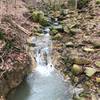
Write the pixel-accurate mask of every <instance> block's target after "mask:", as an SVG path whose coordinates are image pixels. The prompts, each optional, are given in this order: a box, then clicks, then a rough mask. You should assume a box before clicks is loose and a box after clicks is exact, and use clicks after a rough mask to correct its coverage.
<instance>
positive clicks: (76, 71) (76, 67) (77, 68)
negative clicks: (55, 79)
mask: <svg viewBox="0 0 100 100" xmlns="http://www.w3.org/2000/svg"><path fill="white" fill-rule="evenodd" d="M72 72H73V73H74V74H75V75H77V74H79V73H81V72H82V67H81V66H79V65H76V64H74V65H73V67H72Z"/></svg>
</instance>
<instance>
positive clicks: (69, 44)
mask: <svg viewBox="0 0 100 100" xmlns="http://www.w3.org/2000/svg"><path fill="white" fill-rule="evenodd" d="M65 46H66V47H74V44H73V42H68V43H66V44H65Z"/></svg>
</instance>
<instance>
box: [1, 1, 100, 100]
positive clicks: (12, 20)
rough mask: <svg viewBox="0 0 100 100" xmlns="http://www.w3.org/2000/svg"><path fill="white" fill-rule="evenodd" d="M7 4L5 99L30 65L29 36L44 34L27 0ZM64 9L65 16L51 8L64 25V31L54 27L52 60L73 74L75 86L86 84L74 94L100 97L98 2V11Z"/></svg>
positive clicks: (89, 99) (3, 71) (4, 24)
mask: <svg viewBox="0 0 100 100" xmlns="http://www.w3.org/2000/svg"><path fill="white" fill-rule="evenodd" d="M8 8H9V9H8V11H6V10H5V9H6V5H5V3H4V4H3V5H2V9H0V12H2V13H1V14H2V16H0V20H1V21H0V22H1V24H0V81H1V82H0V97H1V98H0V100H4V96H5V95H6V94H7V93H8V92H9V90H11V89H12V88H15V87H16V86H18V85H19V84H20V83H21V81H22V79H23V77H24V76H25V75H26V73H27V67H26V66H27V65H30V58H29V56H28V53H27V52H26V50H25V44H26V40H27V37H29V36H30V37H31V36H35V35H38V36H39V35H40V34H41V32H40V31H39V27H40V26H41V25H40V24H39V23H35V22H33V21H32V20H31V19H30V11H29V9H28V8H27V5H26V4H25V3H24V2H22V1H21V0H20V1H17V5H16V7H13V4H10V5H9V7H8ZM65 10H66V11H67V13H65V14H64V16H62V14H61V13H60V11H52V12H51V16H52V17H53V19H54V18H56V17H57V18H58V20H59V23H60V24H61V25H62V26H63V31H61V30H60V31H59V29H57V28H52V30H51V37H52V40H53V54H54V56H53V63H54V64H55V67H56V68H57V69H58V70H61V72H62V73H63V74H64V76H65V78H68V77H70V80H71V82H72V84H73V85H74V86H76V87H83V88H84V92H82V93H81V94H80V97H74V99H75V100H81V99H82V98H84V100H99V99H98V97H100V88H99V87H100V6H99V5H97V6H96V9H95V14H92V13H91V12H89V11H79V12H76V11H70V10H69V9H65ZM5 11H6V12H5ZM9 12H10V15H9ZM5 15H6V16H5ZM8 15H9V16H10V17H8ZM33 15H34V14H33ZM31 16H32V15H31ZM28 43H29V44H31V41H28ZM30 46H32V45H30ZM27 61H28V62H27ZM16 65H18V66H19V67H18V66H16ZM21 66H22V67H21ZM21 72H23V73H22V74H21ZM13 73H14V74H13ZM16 76H17V77H16ZM15 79H16V80H15ZM5 86H6V88H4V87H5ZM2 90H3V91H2ZM90 94H91V95H90ZM82 100H83V99H82Z"/></svg>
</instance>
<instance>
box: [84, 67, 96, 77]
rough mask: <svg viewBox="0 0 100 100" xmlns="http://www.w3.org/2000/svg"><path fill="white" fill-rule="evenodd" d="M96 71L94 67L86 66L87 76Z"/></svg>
mask: <svg viewBox="0 0 100 100" xmlns="http://www.w3.org/2000/svg"><path fill="white" fill-rule="evenodd" d="M96 72H97V70H96V69H95V68H91V67H86V70H85V73H86V75H87V76H88V77H92V76H93V75H94V74H95V73H96Z"/></svg>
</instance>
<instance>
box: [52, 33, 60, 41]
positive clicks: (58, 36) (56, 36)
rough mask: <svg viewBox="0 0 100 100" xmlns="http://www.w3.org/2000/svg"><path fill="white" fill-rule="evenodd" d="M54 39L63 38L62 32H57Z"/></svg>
mask: <svg viewBox="0 0 100 100" xmlns="http://www.w3.org/2000/svg"><path fill="white" fill-rule="evenodd" d="M52 39H53V40H61V39H62V35H61V34H60V33H58V34H56V35H55V36H53V37H52Z"/></svg>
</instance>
